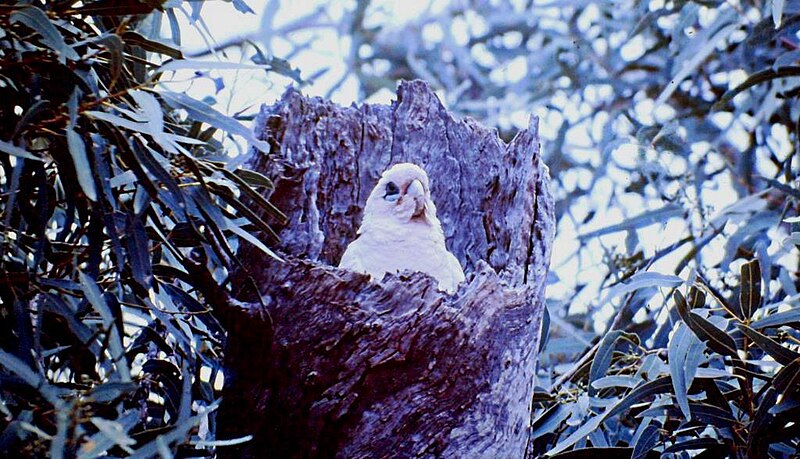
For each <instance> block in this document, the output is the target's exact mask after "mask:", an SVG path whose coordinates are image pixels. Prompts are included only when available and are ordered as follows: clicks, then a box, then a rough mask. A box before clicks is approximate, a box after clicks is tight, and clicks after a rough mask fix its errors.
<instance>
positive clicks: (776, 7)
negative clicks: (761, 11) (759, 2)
mask: <svg viewBox="0 0 800 459" xmlns="http://www.w3.org/2000/svg"><path fill="white" fill-rule="evenodd" d="M771 1H772V22H774V23H775V28H776V29H777V28H779V27H780V26H781V22H782V20H783V7H784V5H785V2H784V0H771Z"/></svg>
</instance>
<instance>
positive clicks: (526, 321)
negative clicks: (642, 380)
mask: <svg viewBox="0 0 800 459" xmlns="http://www.w3.org/2000/svg"><path fill="white" fill-rule="evenodd" d="M537 123H538V120H537V119H536V118H532V120H531V125H530V128H529V129H528V130H524V131H521V132H520V133H519V134H518V135H517V136H516V137H515V138H514V140H513V141H512V142H511V143H510V144H508V145H506V144H504V143H503V142H502V141H501V140H499V138H498V136H497V134H496V132H495V131H494V130H489V129H486V128H485V127H482V126H480V125H479V124H478V123H477V122H475V121H474V120H472V119H469V118H463V119H462V118H456V117H454V116H452V115H451V114H449V113H448V112H447V110H445V108H444V107H443V106H442V104H441V103H440V102H439V100H438V99H437V97H436V96H435V94H434V93H433V92H432V91H431V89H430V88H429V87H428V86H427V85H426V84H425V83H423V82H420V81H414V82H406V83H401V84H400V86H399V89H398V92H397V101H396V102H394V103H393V104H392V105H391V106H383V105H376V106H370V105H362V106H351V107H339V106H337V105H334V104H332V103H330V102H327V101H324V100H322V99H319V98H306V97H303V96H302V95H300V94H299V93H297V92H295V91H293V90H289V91H288V92H287V93H286V94H285V95H284V96H283V98H282V100H280V101H279V102H277V103H276V104H274V105H272V106H264V107H262V110H261V113H260V116H259V117H258V118H257V119H256V123H255V130H256V133H257V134H258V136H259V137H260V138H261V139H263V140H266V141H268V142H269V143H270V144H271V145H272V152H271V153H270V154H269V155H266V154H262V153H251V154H252V156H251V157H250V158H249V160H248V161H249V163H248V166H249V167H250V168H252V169H255V170H257V171H260V172H262V173H264V174H265V175H267V176H269V177H275V178H276V179H275V189H274V191H273V192H272V193H271V195H270V200H271V201H272V202H273V203H274V204H275V205H276V206H277V207H278V208H280V209H281V210H282V211H283V212H285V213H286V215H287V216H288V217H289V223H288V224H287V225H286V226H285V227H283V228H281V229H280V232H279V234H280V237H281V241H282V242H281V243H280V245H279V253H281V254H282V256H284V257H285V258H286V261H285V262H277V261H274V260H272V259H269V258H268V257H266V256H264V255H263V254H262V253H260V252H258V250H257V249H255V248H252V247H249V246H243V247H242V248H241V249H240V251H239V255H240V258H241V259H242V261H243V262H244V268H243V269H241V270H240V271H239V272H237V273H234V282H235V284H234V285H236V286H237V287H239V290H238V292H237V298H238V300H240V301H241V302H242V303H241V306H240V307H239V309H238V310H237V311H236V313H234V314H231V315H229V317H228V318H227V319H228V320H227V325H228V330H229V331H228V342H227V353H226V361H225V365H226V386H225V390H224V394H223V404H222V407H221V408H220V413H219V415H218V418H217V423H218V432H219V438H221V439H225V438H236V437H241V436H244V435H248V434H251V435H253V437H254V438H253V440H252V441H250V442H248V443H245V444H242V445H238V446H236V447H225V448H220V450H219V453H220V455H221V456H227V457H241V456H245V457H341V458H361V457H363V458H367V457H370V458H371V457H454V458H456V457H457V458H470V457H491V458H499V457H522V456H523V453H524V449H525V445H526V442H527V437H528V424H529V416H530V402H531V395H532V392H533V384H534V375H535V368H536V363H537V348H538V341H539V335H540V327H541V320H542V313H543V308H544V306H543V299H544V287H545V277H546V273H547V266H548V263H549V259H550V247H551V244H552V240H553V232H554V216H553V198H552V196H551V194H550V191H549V178H548V173H547V168H546V166H545V165H544V164H543V163H542V161H541V158H540V154H539V138H538V132H537V129H538V128H537ZM399 162H413V163H416V164H418V165H420V166H422V167H423V168H424V169H426V170H427V172H428V175H429V176H430V179H431V194H432V197H433V200H434V202H435V203H436V206H437V209H438V215H439V219H440V220H441V222H442V226H443V228H444V231H445V236H446V239H447V247H448V248H449V249H450V251H451V252H453V254H454V255H456V257H458V259H459V260H460V261H461V263H462V265H463V266H464V269H465V272H466V273H467V280H466V282H465V283H464V284H462V285H461V287H460V288H459V290H458V292H457V293H456V294H455V295H453V296H448V295H447V294H445V293H443V292H440V291H438V290H437V289H436V282H435V281H434V280H433V279H432V278H430V277H428V276H426V275H424V274H421V273H403V274H400V275H397V276H396V275H388V276H387V277H386V278H385V279H384V280H382V281H380V282H376V281H371V280H370V279H369V277H368V276H366V275H363V274H358V273H354V272H350V271H346V270H341V269H337V268H335V266H336V265H337V264H338V261H339V258H340V257H341V255H342V253H343V252H344V249H345V247H346V246H347V244H348V243H349V242H350V241H351V240H353V239H354V238H355V237H356V230H357V229H358V226H359V224H360V221H361V216H362V211H363V206H364V202H365V201H366V198H367V196H368V194H369V192H370V190H371V189H372V187H373V186H374V185H375V183H376V182H377V180H378V177H379V176H380V173H381V172H382V171H383V170H385V169H386V168H388V167H389V166H390V165H392V164H396V163H399ZM253 285H256V286H257V290H259V291H258V292H256V288H253V287H252V286H253ZM258 295H260V296H261V300H262V301H263V303H262V302H261V301H258Z"/></svg>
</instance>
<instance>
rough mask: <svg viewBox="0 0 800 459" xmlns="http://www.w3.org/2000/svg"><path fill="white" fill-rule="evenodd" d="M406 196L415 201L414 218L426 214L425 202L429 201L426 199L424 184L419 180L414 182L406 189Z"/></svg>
mask: <svg viewBox="0 0 800 459" xmlns="http://www.w3.org/2000/svg"><path fill="white" fill-rule="evenodd" d="M406 196H408V197H409V198H412V199H414V202H415V204H416V205H415V208H414V216H415V217H418V216H420V215H422V214H423V213H424V212H425V202H426V201H427V199H426V198H425V187H423V186H422V182H420V181H419V180H414V181H413V182H411V183H410V184H409V185H408V188H407V189H406Z"/></svg>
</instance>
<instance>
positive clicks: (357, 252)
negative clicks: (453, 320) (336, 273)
mask: <svg viewBox="0 0 800 459" xmlns="http://www.w3.org/2000/svg"><path fill="white" fill-rule="evenodd" d="M389 182H397V185H398V186H399V187H400V189H401V190H402V192H401V196H400V197H399V198H397V197H395V196H389V197H388V198H387V197H386V196H385V195H384V189H385V187H386V185H387V184H388V183H389ZM419 203H424V209H423V210H422V211H420V210H419V206H420V204H419ZM358 234H359V236H358V238H357V239H356V240H355V241H353V242H351V243H350V245H348V246H347V249H346V250H345V252H344V255H343V256H342V259H341V261H340V263H339V266H340V267H342V268H347V269H351V270H353V271H359V272H363V273H367V274H370V275H371V276H373V277H374V278H376V279H377V280H381V279H383V276H384V275H386V274H387V273H397V272H401V271H405V270H409V271H420V272H423V273H426V274H429V275H430V276H432V277H433V278H435V279H436V280H437V281H438V282H439V288H440V289H442V290H444V291H446V292H448V293H453V292H455V291H456V289H457V288H458V284H460V283H461V282H462V281H463V280H464V271H463V270H462V269H461V264H460V263H459V262H458V259H457V258H456V257H455V256H453V254H452V253H450V252H448V251H447V247H446V246H445V240H444V233H443V232H442V226H441V223H440V222H439V219H438V218H437V217H436V206H435V205H434V204H433V202H432V201H431V199H430V190H429V188H428V177H427V175H426V174H425V171H423V170H422V169H421V168H419V167H417V166H415V165H413V164H398V165H395V166H393V167H392V168H390V169H389V170H387V171H386V172H384V173H383V175H382V176H381V179H380V180H379V181H378V184H377V185H376V186H375V189H374V190H373V191H372V193H371V194H370V197H369V198H368V199H367V204H366V206H365V208H364V218H363V221H362V223H361V227H360V228H359V230H358Z"/></svg>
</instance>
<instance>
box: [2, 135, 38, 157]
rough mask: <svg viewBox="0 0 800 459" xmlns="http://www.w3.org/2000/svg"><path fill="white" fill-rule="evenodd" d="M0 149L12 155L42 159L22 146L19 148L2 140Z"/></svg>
mask: <svg viewBox="0 0 800 459" xmlns="http://www.w3.org/2000/svg"><path fill="white" fill-rule="evenodd" d="M0 151H2V152H3V153H7V154H9V155H12V156H17V157H19V158H25V159H32V160H34V161H42V158H39V157H38V156H34V155H33V154H32V153H29V152H28V151H27V150H25V149H24V148H20V147H18V146H16V145H14V144H12V143H8V142H3V141H2V140H0Z"/></svg>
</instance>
